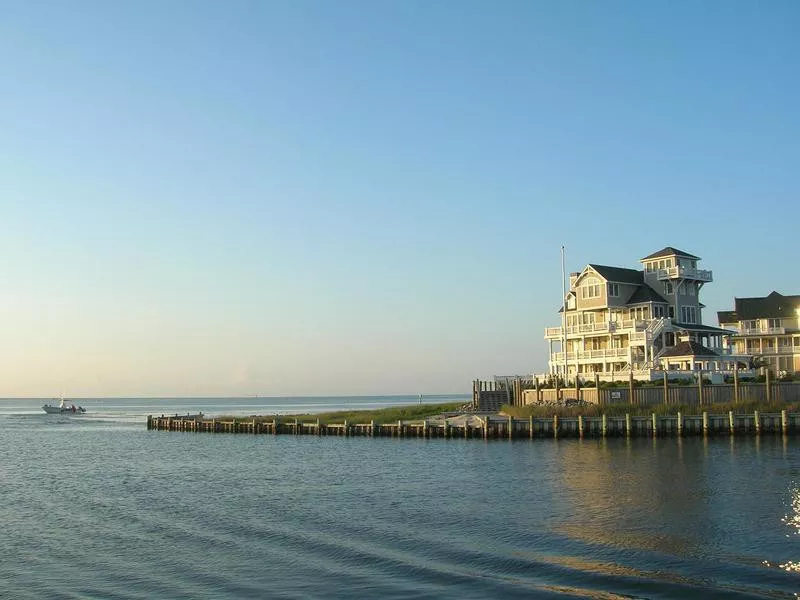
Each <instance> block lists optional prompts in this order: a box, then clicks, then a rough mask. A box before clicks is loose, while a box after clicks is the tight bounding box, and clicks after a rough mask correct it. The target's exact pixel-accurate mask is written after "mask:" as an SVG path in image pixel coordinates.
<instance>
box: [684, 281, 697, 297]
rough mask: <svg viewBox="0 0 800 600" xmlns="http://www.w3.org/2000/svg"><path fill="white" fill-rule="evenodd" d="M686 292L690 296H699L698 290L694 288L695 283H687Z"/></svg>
mask: <svg viewBox="0 0 800 600" xmlns="http://www.w3.org/2000/svg"><path fill="white" fill-rule="evenodd" d="M686 291H687V292H689V295H690V296H696V295H697V288H696V287H695V286H694V284H693V283H687V284H686Z"/></svg>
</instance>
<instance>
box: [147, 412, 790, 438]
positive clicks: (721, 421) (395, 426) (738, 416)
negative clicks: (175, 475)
mask: <svg viewBox="0 0 800 600" xmlns="http://www.w3.org/2000/svg"><path fill="white" fill-rule="evenodd" d="M799 428H800V413H788V412H787V411H785V410H784V411H781V412H780V413H759V412H758V411H754V412H752V413H744V414H742V413H733V412H728V413H723V414H710V413H708V412H703V413H701V414H694V415H682V414H681V413H678V414H677V415H657V414H655V413H653V414H652V415H648V416H633V415H630V414H626V415H614V416H607V415H602V416H599V417H586V416H577V417H559V416H557V415H553V416H552V417H545V418H543V417H528V418H513V417H506V416H502V415H474V414H464V415H458V416H452V417H439V418H433V417H432V418H428V419H424V420H417V421H397V422H394V423H377V422H375V421H370V422H369V423H349V422H348V421H344V422H342V423H321V422H320V421H319V420H316V421H303V420H299V419H294V418H288V419H278V418H273V419H271V420H265V419H263V418H258V417H242V418H239V417H237V418H227V419H224V420H223V419H213V418H212V419H209V418H186V417H175V416H172V417H170V416H160V417H159V416H153V415H150V416H148V417H147V429H148V430H155V431H181V432H191V433H238V434H250V435H264V434H266V435H317V436H322V435H325V436H345V437H349V436H361V437H397V438H444V439H462V438H466V439H507V440H511V439H531V440H532V439H547V438H559V437H573V438H584V437H661V436H665V437H666V436H670V437H676V436H684V435H686V436H689V435H758V434H783V435H787V434H790V433H796V432H797V431H798V429H799Z"/></svg>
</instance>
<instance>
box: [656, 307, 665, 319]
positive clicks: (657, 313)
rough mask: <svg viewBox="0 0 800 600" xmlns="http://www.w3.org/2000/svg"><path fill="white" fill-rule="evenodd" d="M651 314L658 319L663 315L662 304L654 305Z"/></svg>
mask: <svg viewBox="0 0 800 600" xmlns="http://www.w3.org/2000/svg"><path fill="white" fill-rule="evenodd" d="M653 316H654V317H655V318H656V319H658V318H660V317H663V316H664V307H663V306H658V305H656V306H654V307H653Z"/></svg>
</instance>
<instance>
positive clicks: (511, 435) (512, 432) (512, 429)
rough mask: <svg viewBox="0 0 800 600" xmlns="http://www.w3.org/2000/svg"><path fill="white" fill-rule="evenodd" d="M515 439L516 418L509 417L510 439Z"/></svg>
mask: <svg viewBox="0 0 800 600" xmlns="http://www.w3.org/2000/svg"><path fill="white" fill-rule="evenodd" d="M513 437H514V417H512V416H511V415H508V439H512V438H513Z"/></svg>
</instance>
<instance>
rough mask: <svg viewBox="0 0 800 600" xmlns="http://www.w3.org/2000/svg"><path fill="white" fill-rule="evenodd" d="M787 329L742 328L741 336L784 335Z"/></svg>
mask: <svg viewBox="0 0 800 600" xmlns="http://www.w3.org/2000/svg"><path fill="white" fill-rule="evenodd" d="M785 333H786V327H762V326H758V327H742V328H741V335H771V334H772V335H784V334H785Z"/></svg>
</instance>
